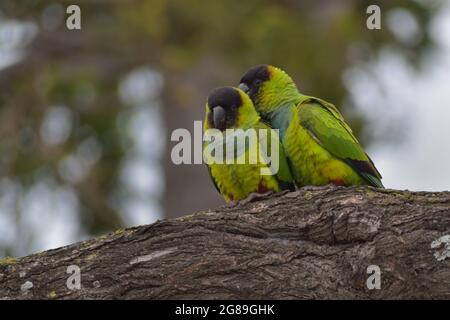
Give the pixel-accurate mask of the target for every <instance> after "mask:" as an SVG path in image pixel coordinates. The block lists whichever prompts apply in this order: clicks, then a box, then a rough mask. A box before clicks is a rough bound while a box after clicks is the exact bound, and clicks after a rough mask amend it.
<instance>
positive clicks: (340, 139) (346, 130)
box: [298, 97, 384, 188]
mask: <svg viewBox="0 0 450 320" xmlns="http://www.w3.org/2000/svg"><path fill="white" fill-rule="evenodd" d="M298 112H299V117H300V123H301V125H302V126H303V127H305V128H306V129H307V130H308V131H309V133H310V134H311V136H312V137H313V138H314V139H315V140H316V141H317V142H318V143H319V144H320V145H322V147H323V148H325V149H326V150H327V151H328V152H330V153H331V154H333V155H334V156H335V157H337V158H340V159H342V160H343V161H345V162H346V163H347V164H348V165H350V166H351V167H352V168H353V169H354V170H355V171H356V172H358V174H359V175H360V176H361V177H362V178H363V179H364V180H366V181H367V182H368V183H369V184H370V185H372V186H375V187H379V188H384V187H383V184H382V183H381V175H380V173H379V172H378V170H377V169H376V168H375V165H374V164H373V162H372V160H371V159H370V158H369V156H368V155H367V154H366V153H365V152H364V150H363V149H362V147H361V146H360V144H359V142H358V140H357V139H356V137H355V136H354V135H353V132H352V130H351V129H350V127H349V126H348V125H347V124H346V123H345V121H344V119H343V117H342V115H341V114H340V113H339V111H338V110H337V109H336V107H335V106H334V105H332V104H331V103H328V102H326V101H323V100H321V99H318V98H314V97H307V98H306V99H304V100H303V101H302V102H301V103H300V104H299V105H298Z"/></svg>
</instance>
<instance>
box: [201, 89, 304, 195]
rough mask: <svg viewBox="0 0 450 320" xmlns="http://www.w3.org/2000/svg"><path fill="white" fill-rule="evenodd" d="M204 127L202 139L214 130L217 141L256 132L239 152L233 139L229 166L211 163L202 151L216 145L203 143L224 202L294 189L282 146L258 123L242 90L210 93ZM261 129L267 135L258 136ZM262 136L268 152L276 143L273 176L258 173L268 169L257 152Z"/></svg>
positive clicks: (265, 126)
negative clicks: (277, 152)
mask: <svg viewBox="0 0 450 320" xmlns="http://www.w3.org/2000/svg"><path fill="white" fill-rule="evenodd" d="M203 128H204V131H205V133H204V135H205V136H207V135H208V133H209V132H211V131H209V132H208V130H210V129H216V132H217V133H219V138H220V139H228V138H233V139H234V137H236V136H238V135H241V134H245V132H246V131H245V130H248V129H255V131H254V132H255V134H256V137H257V139H255V140H254V141H253V142H254V143H251V141H250V140H247V141H246V142H245V144H244V146H243V148H242V147H241V149H239V147H236V146H235V142H234V140H232V144H233V148H235V149H234V150H233V153H232V158H233V159H234V160H235V163H232V164H230V163H225V162H224V163H213V162H212V156H211V155H209V153H208V152H205V148H210V147H211V146H212V144H213V143H216V142H214V141H208V140H207V141H205V142H204V144H203V150H204V159H205V160H206V161H205V162H206V164H207V167H208V170H209V173H210V175H211V178H212V180H213V183H214V185H215V187H216V188H217V190H218V191H219V192H220V193H221V194H222V196H223V197H224V198H225V200H226V201H227V202H230V201H233V202H235V201H239V200H242V199H245V198H247V197H248V196H250V195H256V194H264V193H267V192H270V191H272V192H279V191H281V190H284V189H289V190H294V188H295V186H294V181H293V178H292V176H291V173H290V171H289V166H288V164H287V160H286V157H285V155H284V151H283V146H282V145H281V143H280V142H279V140H278V134H277V133H276V132H275V131H274V130H272V129H271V128H270V127H269V126H268V125H266V124H264V123H263V122H261V120H260V117H259V115H258V113H257V112H256V110H255V108H254V106H253V103H252V101H251V100H250V98H249V97H248V96H247V95H246V94H245V93H244V92H243V91H241V90H239V89H237V88H233V87H222V88H217V89H215V90H213V91H212V92H211V94H210V95H209V96H208V99H207V103H206V114H205V120H204V124H203ZM237 129H242V130H237ZM261 130H263V131H265V132H266V134H263V135H262V136H261ZM264 136H266V138H267V140H264V141H267V143H268V148H267V149H268V150H270V143H271V141H275V142H276V143H277V144H278V151H279V156H278V163H279V166H278V172H273V174H264V175H263V174H261V169H264V168H266V167H268V161H267V159H265V160H264V161H262V159H263V157H265V155H266V154H262V151H261V149H260V144H261V143H262V141H263V140H262V138H263V137H264ZM271 138H273V140H271ZM247 142H248V143H247ZM226 144H227V142H226V141H223V146H222V147H223V148H225V146H226ZM222 147H221V148H222ZM253 152H255V154H256V155H257V158H256V159H257V161H256V162H253V163H252V162H251V161H250V154H251V153H253ZM238 160H242V161H238ZM269 173H270V172H269Z"/></svg>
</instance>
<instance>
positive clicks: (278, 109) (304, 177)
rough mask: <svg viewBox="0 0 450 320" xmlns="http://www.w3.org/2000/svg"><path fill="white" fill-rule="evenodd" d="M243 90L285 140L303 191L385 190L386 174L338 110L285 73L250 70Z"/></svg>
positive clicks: (269, 69)
mask: <svg viewBox="0 0 450 320" xmlns="http://www.w3.org/2000/svg"><path fill="white" fill-rule="evenodd" d="M239 88H241V89H242V90H243V91H245V92H246V93H247V94H248V95H249V96H250V98H251V99H252V101H253V103H254V105H255V108H256V110H257V111H258V112H259V113H260V115H261V117H262V118H263V119H264V121H267V122H268V123H269V124H270V125H271V126H272V127H273V128H274V129H279V130H280V139H281V142H282V144H283V146H284V149H285V153H286V157H287V158H288V161H289V165H290V168H291V173H292V175H293V177H294V179H295V181H296V183H297V185H298V186H304V185H324V184H329V183H334V184H337V185H345V186H349V185H370V186H374V187H379V188H384V187H383V184H382V183H381V175H380V173H379V172H378V170H377V169H376V168H375V165H374V163H373V162H372V160H371V159H370V158H369V156H368V155H367V154H366V153H365V152H364V150H363V148H362V147H361V146H360V144H359V142H358V140H357V139H356V137H355V136H354V134H353V132H352V130H351V129H350V127H349V126H348V125H347V124H346V123H345V121H344V119H343V117H342V115H341V114H340V113H339V111H338V110H337V109H336V107H335V106H334V105H332V104H331V103H329V102H326V101H324V100H322V99H319V98H315V97H311V96H307V95H303V94H301V93H300V92H299V91H298V89H297V87H296V85H295V83H294V81H293V80H292V79H291V77H289V75H288V74H287V73H285V72H284V71H283V70H281V69H279V68H276V67H274V66H271V65H258V66H256V67H253V68H251V69H249V70H248V71H247V72H246V73H245V74H244V76H243V77H242V79H241V81H240V85H239Z"/></svg>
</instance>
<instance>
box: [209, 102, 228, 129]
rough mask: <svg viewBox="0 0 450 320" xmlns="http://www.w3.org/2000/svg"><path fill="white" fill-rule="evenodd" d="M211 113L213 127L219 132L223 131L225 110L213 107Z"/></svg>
mask: <svg viewBox="0 0 450 320" xmlns="http://www.w3.org/2000/svg"><path fill="white" fill-rule="evenodd" d="M212 112H213V121H214V127H215V128H216V129H219V130H223V129H225V120H226V113H225V109H224V108H222V107H221V106H215V107H214V108H213V109H212Z"/></svg>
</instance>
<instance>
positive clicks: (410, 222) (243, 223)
mask: <svg viewBox="0 0 450 320" xmlns="http://www.w3.org/2000/svg"><path fill="white" fill-rule="evenodd" d="M70 265H77V266H79V267H80V270H81V289H79V290H70V289H68V288H67V286H66V281H67V279H68V278H69V276H70V274H68V273H67V268H68V266H70ZM370 265H377V266H379V268H380V270H381V289H379V290H377V289H373V290H369V289H368V288H367V286H366V281H367V278H368V277H369V276H370V274H368V273H367V267H368V266H370ZM0 298H2V299H200V298H202V299H352V298H356V299H390V298H393V299H397V298H398V299H406V298H417V299H429V298H430V299H434V298H444V299H448V298H450V192H408V191H395V190H377V189H373V188H363V187H357V188H343V187H334V186H325V187H306V188H302V189H300V190H299V191H296V192H291V193H287V194H277V195H274V196H271V197H269V198H266V199H263V200H261V201H257V202H253V203H248V204H245V205H239V206H236V207H233V208H230V207H222V208H219V209H217V210H210V211H206V212H200V213H196V214H193V215H188V216H184V217H181V218H178V219H172V220H164V221H159V222H156V223H154V224H151V225H145V226H139V227H134V228H130V229H125V230H119V231H116V232H115V233H112V234H108V235H105V236H102V237H99V238H96V239H92V240H88V241H84V242H80V243H76V244H73V245H69V246H66V247H63V248H59V249H55V250H49V251H46V252H42V253H38V254H33V255H30V256H27V257H24V258H20V259H12V258H7V259H3V260H0Z"/></svg>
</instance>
